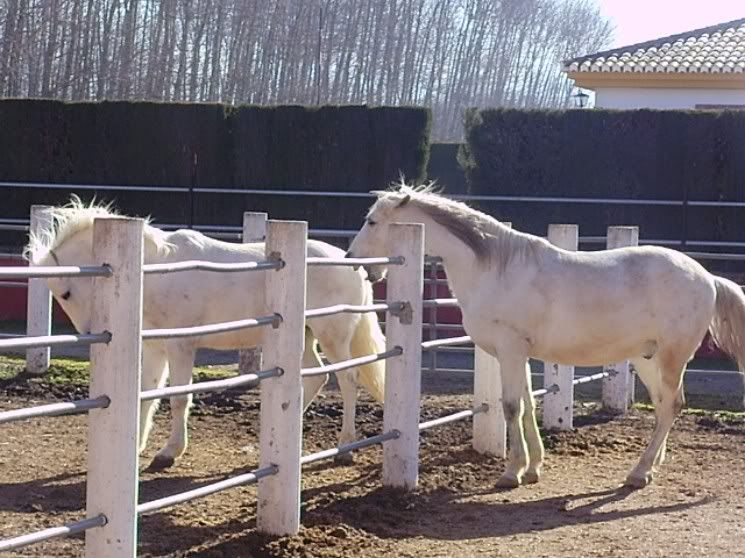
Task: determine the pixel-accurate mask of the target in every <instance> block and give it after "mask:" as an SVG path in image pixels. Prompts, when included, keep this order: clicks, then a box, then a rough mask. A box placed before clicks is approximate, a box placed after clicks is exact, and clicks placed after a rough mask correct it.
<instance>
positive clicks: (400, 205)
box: [398, 194, 411, 207]
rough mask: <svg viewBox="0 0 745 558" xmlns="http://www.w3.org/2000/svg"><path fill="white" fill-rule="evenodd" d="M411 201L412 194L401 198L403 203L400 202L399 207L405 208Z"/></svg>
mask: <svg viewBox="0 0 745 558" xmlns="http://www.w3.org/2000/svg"><path fill="white" fill-rule="evenodd" d="M409 201H411V194H406V195H405V196H404V197H403V198H401V201H400V202H398V207H403V206H405V205H406V204H407V203H409Z"/></svg>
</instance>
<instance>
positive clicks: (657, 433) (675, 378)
mask: <svg viewBox="0 0 745 558" xmlns="http://www.w3.org/2000/svg"><path fill="white" fill-rule="evenodd" d="M655 361H656V362H655ZM687 361H688V355H686V356H685V357H682V356H681V355H680V354H677V353H675V352H673V351H661V352H660V353H659V354H658V355H656V356H655V357H654V358H653V359H650V360H649V361H647V363H646V364H645V363H643V362H636V361H635V367H636V369H637V373H639V376H640V378H642V381H643V382H644V384H645V385H646V386H647V389H648V390H649V391H650V397H651V398H653V402H654V405H655V427H654V431H653V432H652V439H651V440H650V442H649V446H647V449H646V450H645V451H644V453H643V454H642V456H641V458H640V459H639V462H638V463H637V465H636V466H635V467H634V468H633V469H632V470H631V472H630V473H629V476H628V477H627V478H626V483H625V484H626V486H630V487H633V488H643V487H645V486H646V485H647V484H649V483H650V482H651V481H652V477H653V468H654V466H655V465H659V464H661V463H662V461H663V460H664V457H665V446H666V443H667V437H668V434H669V433H670V429H671V428H672V425H673V422H674V421H675V418H676V417H677V416H678V414H679V413H680V410H681V409H682V408H683V403H684V401H685V399H684V396H683V385H682V384H683V372H684V370H685V365H686V363H687Z"/></svg>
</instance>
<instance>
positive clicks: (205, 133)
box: [0, 99, 430, 227]
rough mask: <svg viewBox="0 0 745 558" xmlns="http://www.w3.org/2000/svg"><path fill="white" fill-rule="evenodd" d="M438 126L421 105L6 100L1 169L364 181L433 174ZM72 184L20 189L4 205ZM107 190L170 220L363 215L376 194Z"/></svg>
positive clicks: (329, 223) (347, 220)
mask: <svg viewBox="0 0 745 558" xmlns="http://www.w3.org/2000/svg"><path fill="white" fill-rule="evenodd" d="M429 128H430V113H429V111H428V110H426V109H420V108H393V107H380V108H368V107H364V106H339V107H336V106H324V107H302V106H277V107H256V106H239V107H228V106H224V105H218V104H184V103H171V104H168V103H145V102H101V103H66V102H61V101H51V100H14V99H11V100H1V101H0V181H19V182H52V183H66V184H71V185H74V184H109V185H110V184H115V185H135V186H180V187H203V188H210V187H219V188H251V189H285V190H286V189H306V190H352V191H358V192H362V191H368V190H370V189H374V188H381V187H384V186H385V185H386V184H388V183H389V182H390V181H392V180H394V179H396V178H397V177H398V176H399V173H404V174H405V175H406V176H407V178H409V179H412V180H422V179H423V178H424V176H425V169H426V165H427V157H428V154H429ZM71 191H75V188H74V187H71ZM80 193H81V194H82V195H83V196H84V197H90V196H91V193H86V192H83V191H81V192H80ZM68 195H69V192H65V191H60V190H11V191H10V192H9V193H8V196H7V197H6V201H7V203H6V204H5V205H4V207H3V208H2V209H0V217H15V218H22V217H24V216H26V214H27V212H28V208H29V206H30V204H32V203H51V204H55V203H60V202H61V201H64V200H65V199H66V198H67V197H68ZM99 197H102V198H106V199H111V198H114V197H115V198H117V203H118V205H119V206H120V207H121V208H122V209H123V210H124V211H126V212H128V213H132V214H140V215H145V214H152V215H153V216H154V217H155V218H156V220H158V221H160V222H171V223H188V222H189V221H190V220H192V219H193V221H194V223H196V224H229V223H234V224H236V225H239V224H240V222H241V214H242V212H243V211H245V210H267V211H269V212H270V215H272V217H276V218H295V219H307V220H309V221H310V222H311V226H314V227H352V226H354V227H356V226H357V225H358V224H359V220H360V219H361V218H362V215H363V213H364V210H365V208H366V207H367V204H368V203H369V200H358V202H357V203H353V204H347V203H346V201H343V200H337V201H336V202H334V201H331V202H328V203H325V204H324V203H321V202H320V201H319V200H318V199H314V198H296V197H291V198H287V197H268V196H245V195H227V196H223V195H215V194H201V195H199V196H197V197H196V198H195V203H194V205H193V207H191V206H190V204H189V203H188V202H187V197H186V196H183V195H179V194H163V193H156V192H145V193H143V192H139V193H138V192H134V191H131V192H126V193H125V192H120V193H112V192H107V191H101V192H100V193H99Z"/></svg>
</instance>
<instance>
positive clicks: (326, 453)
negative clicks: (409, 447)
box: [300, 430, 401, 465]
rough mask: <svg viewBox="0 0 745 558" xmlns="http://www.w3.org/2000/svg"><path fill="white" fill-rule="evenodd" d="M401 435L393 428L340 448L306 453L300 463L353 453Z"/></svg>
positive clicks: (304, 463) (306, 463)
mask: <svg viewBox="0 0 745 558" xmlns="http://www.w3.org/2000/svg"><path fill="white" fill-rule="evenodd" d="M399 436H401V433H400V432H399V431H398V430H391V431H390V432H385V433H383V434H377V435H375V436H370V437H369V438H364V439H362V440H357V441H355V442H350V443H348V444H342V445H341V446H339V447H338V448H331V449H327V450H323V451H317V452H316V453H311V454H309V455H304V456H303V457H301V458H300V464H301V465H308V464H309V463H315V462H316V461H321V460H323V459H329V458H331V457H336V456H337V455H344V454H345V453H351V452H353V451H355V450H359V449H363V448H368V447H370V446H375V445H378V444H382V443H383V442H385V441H387V440H395V439H396V438H398V437H399Z"/></svg>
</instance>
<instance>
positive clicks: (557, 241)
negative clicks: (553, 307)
mask: <svg viewBox="0 0 745 558" xmlns="http://www.w3.org/2000/svg"><path fill="white" fill-rule="evenodd" d="M548 241H549V242H550V243H551V244H553V245H554V246H558V247H559V248H563V249H564V250H571V251H576V250H577V248H578V247H579V227H578V226H577V225H549V226H548ZM573 380H574V366H568V365H565V364H557V363H554V362H544V363H543V387H544V388H548V389H550V388H551V387H552V386H554V385H556V386H558V388H559V389H558V391H555V392H551V391H549V392H548V393H547V394H546V395H544V396H543V427H544V428H551V429H557V430H571V429H572V427H573V426H574V421H573V415H574V413H573V411H574V385H573V384H572V381H573Z"/></svg>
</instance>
